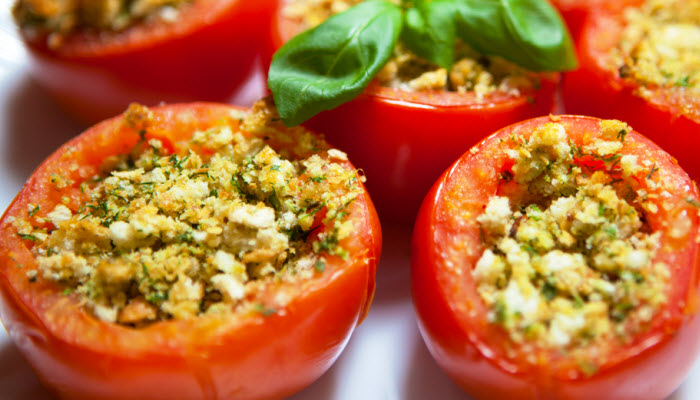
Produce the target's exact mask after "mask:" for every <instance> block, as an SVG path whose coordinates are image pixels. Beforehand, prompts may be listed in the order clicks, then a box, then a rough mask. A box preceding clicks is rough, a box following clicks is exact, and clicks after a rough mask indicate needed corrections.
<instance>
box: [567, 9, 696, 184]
mask: <svg viewBox="0 0 700 400" xmlns="http://www.w3.org/2000/svg"><path fill="white" fill-rule="evenodd" d="M639 3H641V1H639V0H636V1H628V2H627V3H626V4H628V5H635V4H637V5H638V4H639ZM622 29H623V23H622V17H621V15H620V13H618V12H614V11H612V10H607V11H605V10H598V11H596V12H593V13H591V15H590V17H589V18H588V19H587V22H586V23H585V24H584V26H583V27H582V31H581V35H580V37H579V40H578V43H577V50H578V59H579V69H578V70H576V71H573V72H570V73H567V74H566V75H565V77H564V80H563V85H562V93H563V101H564V106H565V109H566V112H569V113H576V114H586V115H592V116H596V117H600V118H615V119H620V120H624V121H626V122H628V123H629V124H630V125H631V126H632V127H633V128H634V127H643V129H644V134H645V135H647V136H648V137H649V138H650V139H651V140H653V141H654V142H655V143H656V144H658V145H659V146H660V147H661V148H663V149H664V150H666V151H667V152H668V153H670V154H671V155H672V156H673V157H675V158H676V159H677V160H678V162H679V163H680V165H681V166H682V167H683V168H684V169H685V171H686V172H688V174H689V175H690V176H691V177H692V178H693V179H696V180H697V179H700V161H699V160H698V157H697V154H696V151H695V149H694V147H695V146H694V144H695V143H696V142H697V138H696V137H697V132H698V129H699V128H700V102H699V101H698V100H689V99H686V100H689V101H690V104H689V105H687V107H688V109H687V110H685V111H682V110H681V106H680V105H679V102H684V100H683V99H680V98H677V97H675V96H673V95H672V94H671V93H669V92H668V91H664V90H660V91H658V92H657V93H655V94H654V95H653V96H652V97H651V98H649V99H645V98H643V97H641V96H640V95H639V94H637V90H638V89H639V86H638V85H637V84H636V83H634V82H631V81H629V80H625V79H623V78H621V77H620V76H619V72H618V71H617V69H616V68H611V67H610V65H609V61H608V59H609V57H608V56H607V55H606V53H607V52H608V51H609V50H610V49H611V48H612V47H613V46H615V45H616V43H617V42H618V40H619V38H620V36H621V34H622ZM679 97H680V96H679ZM688 97H690V96H688Z"/></svg>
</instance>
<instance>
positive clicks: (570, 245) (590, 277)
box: [472, 121, 670, 360]
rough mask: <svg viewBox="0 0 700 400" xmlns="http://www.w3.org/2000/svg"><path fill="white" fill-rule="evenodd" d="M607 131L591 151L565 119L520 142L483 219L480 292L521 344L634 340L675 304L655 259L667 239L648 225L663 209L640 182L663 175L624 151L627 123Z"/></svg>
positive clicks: (609, 125)
mask: <svg viewBox="0 0 700 400" xmlns="http://www.w3.org/2000/svg"><path fill="white" fill-rule="evenodd" d="M602 129H603V130H604V131H605V132H607V133H606V134H605V135H604V137H607V138H609V140H602V139H597V140H595V141H594V142H593V143H591V144H589V145H586V146H577V145H575V144H573V143H572V142H571V141H570V140H568V139H567V134H566V131H565V128H564V126H563V125H561V124H558V123H549V124H547V125H545V126H543V127H541V128H538V129H537V130H536V131H534V132H533V133H532V135H531V136H530V138H529V139H528V140H524V139H521V138H518V137H515V136H513V137H511V140H513V141H515V142H516V143H517V145H516V149H513V150H509V152H510V153H509V156H510V157H511V158H512V159H513V161H514V165H513V167H512V171H508V172H505V173H503V174H502V181H503V183H502V190H501V192H502V193H500V195H498V196H493V197H491V199H490V200H489V202H488V204H487V205H486V209H485V211H484V213H483V214H482V215H480V216H479V217H478V219H477V221H478V223H479V225H480V227H481V230H482V235H483V241H484V243H485V246H486V250H485V251H484V253H483V254H482V255H481V258H480V259H479V260H478V262H477V264H476V267H475V268H474V270H473V271H472V275H473V277H474V280H475V282H476V285H477V291H478V293H479V295H480V296H481V298H482V299H483V301H484V303H485V304H486V306H487V308H488V309H489V320H490V321H491V322H492V323H494V324H499V325H501V326H502V327H503V328H504V329H505V330H506V331H507V333H508V335H509V337H510V339H511V340H512V341H514V342H516V343H521V344H531V345H534V346H536V347H539V348H547V349H557V350H566V351H573V352H574V354H575V352H576V351H581V352H584V351H585V349H586V348H587V347H590V346H592V345H593V344H594V343H595V342H597V343H603V342H605V341H606V340H608V339H610V340H612V339H615V340H623V341H626V340H627V339H629V338H631V337H633V335H635V334H636V333H638V332H641V331H643V330H644V329H645V327H647V326H648V324H649V322H650V321H651V319H652V318H653V317H654V316H655V315H656V314H657V313H658V311H659V309H660V307H661V306H662V305H663V304H664V303H665V302H666V301H667V298H666V293H667V289H668V285H669V277H670V276H669V268H668V266H667V265H665V264H663V263H659V262H654V257H655V254H656V251H657V249H658V247H659V242H660V234H659V233H654V232H651V229H650V227H649V226H648V224H647V223H646V221H645V215H646V213H647V212H655V211H656V208H655V207H656V205H655V204H654V203H651V202H649V201H647V196H646V192H645V191H644V189H640V188H639V186H638V184H636V182H637V181H636V180H635V179H634V178H633V177H638V176H640V175H643V176H644V179H646V180H648V181H650V183H649V184H650V185H652V184H654V182H652V181H653V180H654V178H655V176H654V175H655V174H658V170H657V169H656V166H655V165H654V164H652V163H649V164H651V165H646V164H645V163H644V162H643V160H638V159H637V156H633V155H621V154H619V151H620V149H621V147H622V146H623V142H624V138H625V135H626V133H627V132H628V131H629V128H628V127H627V126H626V125H625V124H624V123H621V122H619V121H605V122H604V123H603V124H602ZM597 351H599V352H600V353H598V354H597V355H596V357H598V359H599V360H600V359H602V358H603V357H604V355H605V348H602V349H601V348H599V349H597ZM594 359H595V357H594Z"/></svg>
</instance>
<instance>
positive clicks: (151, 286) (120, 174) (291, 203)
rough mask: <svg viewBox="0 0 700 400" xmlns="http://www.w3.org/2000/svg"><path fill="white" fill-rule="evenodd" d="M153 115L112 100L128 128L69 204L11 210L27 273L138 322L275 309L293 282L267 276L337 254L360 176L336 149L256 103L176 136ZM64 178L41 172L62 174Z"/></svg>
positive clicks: (312, 267)
mask: <svg viewBox="0 0 700 400" xmlns="http://www.w3.org/2000/svg"><path fill="white" fill-rule="evenodd" d="M232 112H233V111H232ZM152 118H153V115H152V113H151V112H150V111H149V110H148V109H147V108H145V107H142V106H132V107H131V108H130V109H129V110H128V111H127V112H126V113H125V116H124V118H123V121H122V124H125V125H128V127H129V129H131V130H135V131H137V132H139V133H140V137H141V140H140V141H139V142H138V143H137V144H136V145H135V146H134V147H133V148H132V149H131V150H130V151H128V152H127V153H126V154H122V155H119V156H113V157H109V158H107V159H106V160H105V161H104V162H103V165H102V168H101V171H102V172H101V173H100V174H98V175H96V176H93V177H92V178H90V179H88V180H86V181H85V182H83V183H82V184H81V185H80V187H81V192H82V193H81V195H80V199H79V202H80V207H79V208H78V209H77V210H75V209H73V210H71V209H70V208H69V207H67V206H66V205H64V204H58V205H56V206H55V208H53V210H44V211H42V212H41V213H40V214H43V215H44V216H45V218H39V219H41V221H39V219H37V217H36V216H35V215H34V214H35V213H36V211H37V210H34V209H33V206H32V205H30V207H29V208H30V209H29V210H28V213H29V215H28V216H27V218H26V219H17V220H16V221H15V227H16V229H17V233H18V234H19V235H21V236H22V237H24V238H25V239H28V240H32V241H33V242H34V246H33V248H32V252H33V253H34V255H35V256H36V260H37V264H38V268H37V269H36V270H32V271H29V272H28V279H30V280H35V279H37V278H42V279H45V280H48V281H53V282H55V283H57V284H58V285H60V286H61V287H62V289H63V290H64V294H65V295H71V294H74V295H77V296H79V297H80V298H81V299H82V300H83V301H84V302H85V304H86V307H87V308H88V309H89V310H90V311H91V312H92V313H93V314H94V315H95V316H96V317H97V318H99V319H101V320H105V321H110V322H117V323H120V324H124V325H129V326H143V325H147V324H150V323H152V322H155V321H159V320H164V319H173V318H175V319H177V318H190V317H194V316H197V315H202V314H209V313H230V312H261V313H263V314H265V315H267V314H269V313H274V312H275V310H276V308H277V307H282V306H284V305H285V304H284V303H285V301H287V300H288V299H289V298H291V297H293V295H294V294H293V293H276V294H275V298H274V299H269V298H266V297H264V296H263V293H265V292H266V290H267V288H268V287H270V286H273V285H275V284H276V283H280V282H292V281H303V280H310V279H313V278H314V277H317V276H320V274H323V272H324V270H325V266H326V258H327V257H345V256H346V250H345V249H343V248H342V246H341V245H340V244H339V243H340V241H341V240H342V239H344V238H345V237H348V236H349V235H350V233H351V232H352V230H353V224H352V221H350V220H348V218H346V216H347V215H346V212H345V211H344V210H345V209H346V207H348V206H349V205H350V204H351V203H352V202H353V201H354V200H355V199H356V197H357V196H358V194H360V193H361V190H362V188H361V185H360V183H359V182H358V180H359V179H360V178H359V177H358V175H357V174H356V171H355V170H354V169H352V168H350V167H349V164H348V163H347V158H346V156H345V154H344V153H342V152H340V151H338V150H334V149H329V147H328V145H327V144H326V143H325V142H323V141H321V140H320V139H319V138H318V137H317V136H314V135H313V134H311V133H309V132H308V131H306V130H304V129H302V128H294V129H291V130H285V131H284V132H282V131H280V130H278V129H277V128H275V127H273V126H271V125H270V124H268V122H269V121H270V120H271V119H273V118H274V112H273V111H271V110H270V109H268V108H266V107H265V106H263V105H262V104H259V105H258V107H257V109H256V110H255V112H254V113H251V114H249V115H246V114H245V113H243V112H241V113H240V116H239V117H238V118H234V121H236V122H237V123H235V124H230V123H226V122H222V124H220V125H217V126H214V127H211V128H209V129H207V130H204V131H195V132H191V134H190V135H188V136H187V139H185V140H182V141H180V142H176V143H171V142H170V141H166V140H164V139H162V138H163V137H165V136H167V135H165V136H164V135H161V134H159V132H158V131H157V130H156V129H155V128H154V126H157V124H151V120H152ZM238 121H240V123H238ZM64 180H65V179H64V178H62V177H61V176H60V174H57V175H56V177H55V180H53V184H54V185H56V187H57V189H59V190H60V187H59V186H60V185H64V186H65V185H66V184H72V183H66V182H64ZM290 286H291V285H290ZM285 299H286V300H285Z"/></svg>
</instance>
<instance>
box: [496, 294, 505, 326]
mask: <svg viewBox="0 0 700 400" xmlns="http://www.w3.org/2000/svg"><path fill="white" fill-rule="evenodd" d="M494 311H495V312H496V322H498V323H500V324H502V323H504V322H505V321H506V305H505V303H503V301H501V300H497V301H496V304H494Z"/></svg>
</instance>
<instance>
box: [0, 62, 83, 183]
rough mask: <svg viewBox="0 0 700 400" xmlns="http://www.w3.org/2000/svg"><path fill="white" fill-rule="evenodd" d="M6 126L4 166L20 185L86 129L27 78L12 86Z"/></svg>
mask: <svg viewBox="0 0 700 400" xmlns="http://www.w3.org/2000/svg"><path fill="white" fill-rule="evenodd" d="M3 107H4V108H5V109H4V111H3V115H4V116H5V119H4V121H3V124H4V125H5V126H3V127H2V129H3V130H4V132H6V134H5V135H6V145H5V146H4V147H3V148H2V158H1V159H2V164H4V168H5V169H6V170H7V171H10V173H11V174H12V175H13V176H14V177H16V179H17V180H18V181H20V182H23V181H25V180H27V178H29V175H31V173H32V172H33V171H34V170H35V169H36V167H38V166H39V164H40V163H41V162H42V161H43V160H44V159H45V158H46V157H48V156H49V155H50V154H51V153H53V152H54V151H55V150H56V149H57V148H58V147H59V146H61V145H62V144H63V143H65V142H66V141H68V140H69V139H70V138H72V137H73V136H75V135H77V134H79V133H80V132H81V131H82V130H83V129H82V128H81V127H80V125H78V124H77V123H76V122H74V121H73V120H72V119H71V118H70V117H68V116H67V115H66V114H64V113H63V112H62V111H61V109H60V108H59V107H58V105H57V104H56V103H54V101H53V100H52V99H51V98H50V97H49V96H48V94H47V93H46V92H44V90H43V89H41V88H40V87H39V86H38V85H37V84H36V83H35V82H34V81H32V80H31V79H30V78H29V77H28V76H27V75H24V76H23V77H22V78H21V79H20V80H19V81H18V82H17V83H16V84H15V85H13V86H12V87H10V89H9V93H8V94H7V96H6V101H5V104H3Z"/></svg>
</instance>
